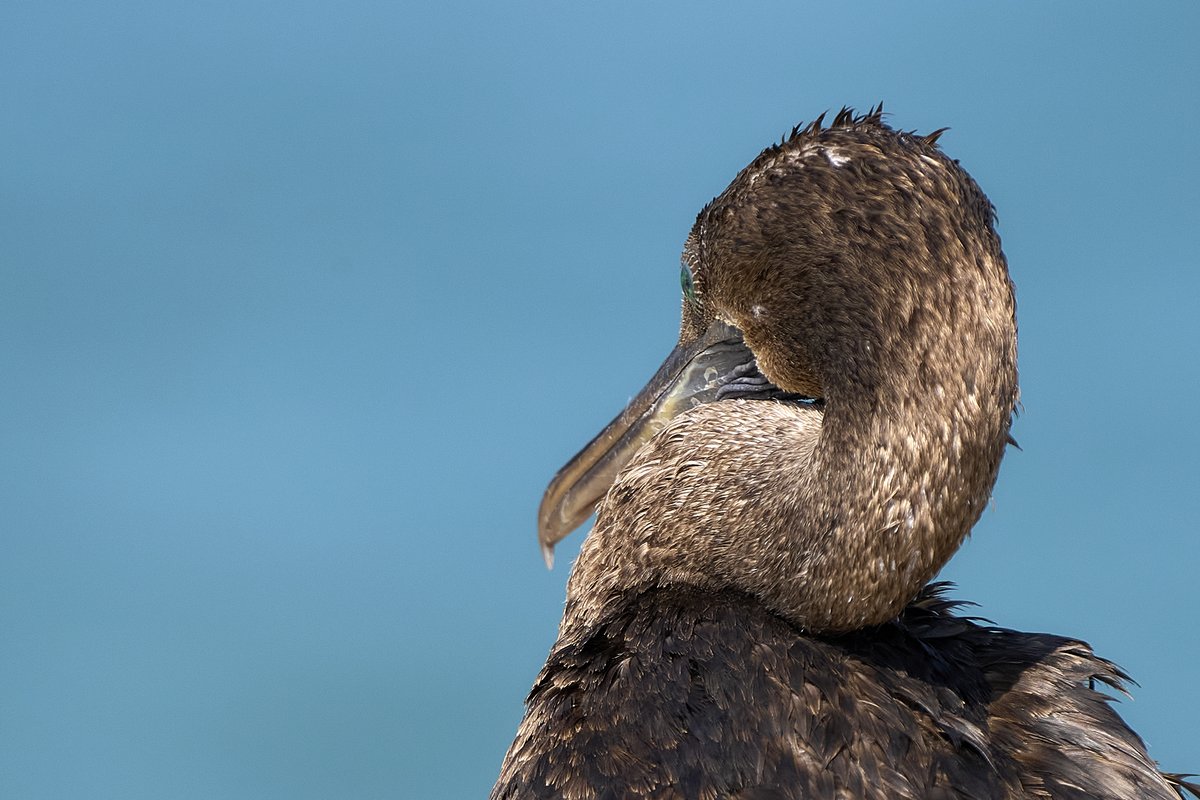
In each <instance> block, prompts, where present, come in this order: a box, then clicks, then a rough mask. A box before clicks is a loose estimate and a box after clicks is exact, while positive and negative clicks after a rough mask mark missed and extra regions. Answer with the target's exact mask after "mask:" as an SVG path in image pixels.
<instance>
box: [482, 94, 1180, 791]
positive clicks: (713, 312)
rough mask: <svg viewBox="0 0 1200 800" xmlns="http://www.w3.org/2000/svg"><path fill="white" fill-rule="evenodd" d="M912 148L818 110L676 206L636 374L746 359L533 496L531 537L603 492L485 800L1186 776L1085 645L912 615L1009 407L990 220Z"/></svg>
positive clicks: (612, 437) (974, 496) (1008, 787)
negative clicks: (679, 273)
mask: <svg viewBox="0 0 1200 800" xmlns="http://www.w3.org/2000/svg"><path fill="white" fill-rule="evenodd" d="M937 137H938V134H932V135H930V136H927V137H919V136H915V135H911V134H906V133H902V132H897V131H894V130H892V129H891V128H889V127H888V126H887V125H885V124H884V123H883V121H882V117H881V113H880V111H879V110H878V109H877V110H875V111H873V112H871V113H869V114H867V115H864V116H860V117H856V116H854V115H853V114H852V113H850V112H848V111H843V112H842V113H840V114H838V115H837V118H836V119H835V120H834V122H833V124H832V126H831V127H829V128H823V127H822V126H821V122H820V120H818V121H817V122H816V123H814V124H812V125H810V126H808V127H806V128H803V129H800V128H797V129H796V130H794V131H793V132H792V135H791V136H790V137H786V138H785V140H784V141H783V142H782V143H781V144H779V145H776V146H773V147H770V148H768V149H767V150H765V151H764V152H763V153H762V154H761V155H760V156H758V158H756V159H755V160H754V161H753V162H752V163H751V164H750V165H749V166H748V167H746V169H744V170H743V171H742V172H741V173H740V174H739V175H738V176H737V178H735V179H734V181H733V183H732V184H730V186H729V188H727V189H726V190H725V191H724V192H723V193H722V194H721V195H719V196H718V197H717V198H716V199H714V200H713V202H712V203H710V204H709V205H708V206H706V207H705V209H704V210H703V211H701V213H700V215H699V217H698V218H697V221H696V225H695V226H694V228H693V229H692V233H691V235H690V236H689V237H688V241H687V244H686V245H685V248H684V256H683V259H684V264H685V269H687V270H688V273H687V278H688V281H687V282H686V283H687V284H688V285H687V289H686V296H685V300H684V304H683V321H682V324H681V332H680V345H679V347H678V348H677V350H676V353H674V354H672V358H669V359H668V361H667V364H665V365H664V370H660V373H659V375H657V376H656V378H655V381H652V384H651V386H653V387H658V386H659V383H658V382H659V380H660V378H664V377H670V376H669V375H665V372H667V373H669V372H671V371H672V370H674V369H675V367H674V366H671V365H675V364H677V362H679V361H680V359H678V358H677V356H678V355H679V354H680V353H683V354H684V355H686V357H687V358H692V357H693V356H694V354H695V353H696V352H699V348H700V346H701V345H702V346H704V347H708V346H709V343H710V342H714V341H718V340H719V341H723V342H725V344H723V345H722V346H723V347H725V348H726V350H727V351H728V352H731V353H735V354H736V353H737V352H739V350H738V348H741V351H740V352H745V353H749V354H752V357H753V359H754V360H755V362H756V363H755V364H754V365H750V366H747V365H745V364H742V365H740V366H737V368H736V369H731V370H730V371H729V373H728V374H727V375H724V376H721V375H717V376H716V377H715V378H714V381H715V383H713V384H712V386H713V387H715V386H717V384H722V385H723V382H729V384H730V386H733V385H740V386H742V387H743V388H745V386H747V385H752V386H754V387H758V388H751V389H750V390H749V391H744V392H741V393H734V394H730V395H723V394H722V392H721V391H717V390H715V389H714V390H711V391H710V389H709V388H705V389H695V388H694V387H692V388H689V389H688V391H689V392H698V393H695V394H694V397H696V398H702V399H695V400H690V401H687V402H681V403H678V404H676V405H671V404H670V403H667V404H664V403H663V402H661V401H658V400H654V397H652V396H651V395H654V394H655V392H658V391H659V389H658V388H655V389H654V391H653V392H647V391H645V390H644V391H643V392H642V393H641V394H639V398H637V399H635V401H634V403H633V404H631V407H630V409H627V410H626V412H625V413H623V414H622V416H621V417H618V419H617V420H615V421H614V423H613V424H612V425H610V426H609V428H607V429H606V430H605V432H603V433H602V434H601V435H599V436H598V437H597V438H596V439H595V440H593V442H592V444H590V445H589V446H588V447H586V448H584V450H583V451H582V452H581V453H580V454H579V455H578V456H576V458H575V459H573V460H572V462H571V464H569V465H568V467H565V468H564V470H563V471H562V472H560V475H559V476H557V477H556V478H555V481H554V482H553V483H552V484H551V489H550V490H548V492H547V499H546V501H544V502H543V511H542V513H541V519H542V524H543V530H542V531H541V534H540V536H541V539H542V542H543V545H544V546H546V545H548V546H551V547H552V546H553V542H554V541H557V538H559V537H561V535H564V534H565V532H566V531H565V530H564V529H563V528H565V527H569V526H568V525H563V524H560V522H561V521H563V520H565V521H566V522H567V523H571V524H575V523H574V522H573V520H575V519H576V518H577V517H579V516H580V515H579V513H578V507H579V502H578V497H579V496H586V497H596V496H598V495H597V494H594V493H591V492H594V491H595V490H596V488H597V486H598V485H600V484H603V487H601V488H604V487H607V484H608V482H610V481H611V482H612V486H611V489H609V490H608V492H607V494H606V495H605V496H604V499H603V502H601V503H600V504H599V507H598V510H597V521H596V526H595V528H594V530H593V531H592V533H591V534H590V535H589V537H588V539H587V540H586V541H585V542H584V546H583V549H582V551H581V554H580V557H579V560H578V562H577V563H576V565H575V567H574V569H573V571H572V575H571V579H570V582H569V585H568V593H567V605H566V611H565V613H564V616H563V622H562V626H561V628H560V631H559V640H558V642H557V643H556V644H555V646H554V648H553V650H552V652H551V654H550V657H549V659H548V661H547V663H546V667H545V668H544V669H543V671H542V674H541V675H540V676H539V678H538V680H537V683H536V684H535V686H534V689H533V691H532V693H531V694H530V696H529V699H528V709H527V713H526V716H525V719H524V720H523V722H522V724H521V727H520V730H519V731H518V733H517V737H516V740H515V741H514V743H513V745H512V747H511V749H510V750H509V753H508V756H507V757H506V759H505V763H504V767H503V769H502V772H501V775H500V779H499V781H498V783H497V784H496V788H495V789H494V791H493V795H492V796H493V798H524V797H529V798H542V797H546V798H549V797H562V798H572V799H575V798H578V800H584V799H585V798H608V797H612V798H619V797H620V798H623V797H630V798H638V797H672V798H673V797H681V798H693V797H695V798H723V797H737V798H802V797H803V798H845V799H846V800H849V799H851V798H939V797H946V798H1018V797H1021V798H1024V797H1034V798H1039V797H1042V798H1114V800H1115V799H1116V798H1134V797H1144V798H1167V797H1176V796H1177V791H1180V790H1179V789H1178V787H1179V786H1184V785H1185V784H1182V783H1177V784H1176V785H1175V788H1173V785H1172V783H1171V779H1169V778H1168V777H1165V776H1163V775H1162V774H1160V773H1159V771H1158V770H1157V768H1156V767H1155V765H1154V764H1153V762H1152V761H1151V760H1150V759H1149V757H1148V756H1147V755H1146V751H1145V748H1144V746H1143V745H1142V743H1141V741H1140V740H1139V739H1138V738H1137V736H1136V735H1135V734H1133V733H1132V732H1131V731H1130V730H1129V729H1128V728H1127V727H1126V726H1125V725H1124V723H1123V722H1122V721H1121V720H1120V718H1119V717H1118V716H1117V715H1116V714H1115V713H1113V711H1112V710H1111V708H1110V707H1109V705H1108V702H1107V698H1105V697H1104V696H1103V695H1101V694H1099V693H1097V692H1096V691H1094V689H1093V688H1092V684H1093V683H1094V682H1095V681H1100V682H1102V683H1108V684H1110V685H1115V686H1119V685H1120V683H1121V680H1122V678H1123V677H1124V676H1122V675H1121V674H1120V672H1119V671H1117V670H1116V669H1115V668H1114V667H1113V666H1112V665H1111V664H1109V663H1107V662H1105V661H1103V660H1101V659H1098V658H1096V657H1095V656H1094V655H1092V653H1091V651H1090V650H1089V649H1088V648H1087V646H1086V645H1084V644H1082V643H1079V642H1074V641H1071V640H1068V639H1062V638H1059V637H1053V636H1045V635H1038V634H1023V633H1016V632H1013V631H1005V630H1001V629H996V628H989V627H983V626H980V625H978V624H976V623H974V622H972V621H970V620H968V619H963V618H959V617H955V616H954V615H953V614H951V613H950V611H949V608H948V605H949V604H947V603H946V602H944V601H943V600H941V599H940V596H939V595H938V594H937V593H936V592H931V591H930V590H929V589H926V590H925V591H924V594H922V595H921V596H920V597H918V593H920V592H921V591H922V587H923V586H924V585H925V584H926V583H927V582H928V581H929V580H930V579H931V578H932V577H933V576H934V575H935V574H936V573H937V571H938V570H939V569H941V567H942V566H943V565H944V563H945V562H946V560H947V559H948V558H949V557H950V556H951V555H952V554H953V552H954V551H955V550H956V549H957V548H958V546H959V545H960V544H961V542H962V540H963V538H964V537H965V536H966V535H967V533H968V532H969V531H970V528H971V526H972V525H973V524H974V523H975V521H976V520H977V519H978V517H979V514H980V513H981V512H982V510H983V507H984V506H985V505H986V503H987V500H988V497H989V495H990V492H991V488H992V485H993V483H994V482H995V478H996V473H997V470H998V468H999V464H1000V459H1001V457H1002V455H1003V452H1004V448H1005V446H1006V444H1007V442H1008V441H1009V425H1010V422H1011V415H1012V411H1013V408H1014V405H1015V403H1016V400H1017V374H1016V321H1015V302H1014V299H1013V292H1012V285H1011V283H1010V281H1009V278H1008V271H1007V265H1006V263H1005V260H1004V255H1003V253H1002V252H1001V249H1000V241H999V237H998V236H997V235H996V233H995V231H994V229H993V225H992V223H993V211H992V206H991V204H990V203H989V202H988V200H987V198H986V196H984V194H983V193H982V191H980V189H979V187H978V186H977V185H976V184H975V182H974V181H973V180H972V179H971V178H970V176H968V175H967V174H966V172H965V171H963V170H962V169H961V168H960V167H959V166H958V164H957V162H955V161H952V160H950V159H949V158H947V157H946V156H945V155H944V154H942V152H941V151H940V149H939V148H938V147H937V145H936V140H937ZM714 331H715V332H716V333H715V334H714ZM730 332H732V333H730ZM730 336H735V337H736V341H732V342H731V341H730V340H729V337H730ZM704 352H705V353H707V352H709V350H705V351H704ZM721 363H724V362H721ZM669 366H670V369H668V367H669ZM664 371H665V372H664ZM717 371H718V370H715V369H714V372H717ZM680 374H682V373H680ZM747 374H750V375H751V378H750V379H749V383H746V382H743V383H741V384H739V383H738V382H739V381H740V380H742V379H744V378H745V377H746V375H747ZM680 380H682V379H680ZM687 380H688V381H691V382H693V383H694V382H695V380H696V379H695V378H694V377H690V378H688V379H687ZM664 385H666V384H665V383H664ZM676 385H677V383H672V384H670V387H668V389H664V390H663V391H668V390H669V391H675V389H674V388H671V387H675V386H676ZM688 385H689V386H691V384H688ZM763 385H765V386H766V387H769V389H770V391H764V390H762V386H763ZM710 388H711V387H710ZM797 394H800V395H806V396H808V397H812V398H819V400H818V401H817V402H813V403H809V402H796V400H795V396H796V395H797ZM664 396H665V395H664ZM692 396H693V395H692V394H686V395H684V397H692ZM639 403H645V404H646V405H645V407H644V408H643V407H642V406H640V405H638V404H639ZM651 405H653V408H651ZM668 406H669V407H670V408H671V409H672V410H670V411H669V412H667V411H663V410H662V409H664V408H667V407H668ZM676 406H678V408H677V407H676ZM647 420H649V422H648V421H647ZM647 425H652V426H653V427H652V428H647V430H651V431H653V435H652V436H649V438H648V439H647V438H645V437H643V438H638V437H637V436H633V435H632V433H631V431H632V432H633V433H636V432H637V431H638V430H641V427H639V426H642V427H645V426H647ZM622 464H623V465H624V466H623V469H621V470H620V472H619V473H614V472H613V470H614V467H615V466H620V465H622ZM614 474H615V478H614V477H613V475H614ZM576 485H579V486H582V487H583V488H582V489H580V490H579V491H580V492H583V491H584V490H585V489H586V490H587V491H588V492H589V493H586V494H581V495H578V496H576V497H575V498H573V497H572V491H573V489H574V487H575V486H576ZM547 506H548V507H547ZM564 508H565V509H568V512H569V513H567V512H562V509H564ZM560 512H562V513H560ZM547 521H549V522H547ZM547 524H549V525H550V526H552V527H553V526H555V525H557V526H559V527H558V528H554V529H552V530H547V529H546V528H545V526H546V525H547ZM914 598H916V600H915V601H914ZM1198 796H1200V795H1198Z"/></svg>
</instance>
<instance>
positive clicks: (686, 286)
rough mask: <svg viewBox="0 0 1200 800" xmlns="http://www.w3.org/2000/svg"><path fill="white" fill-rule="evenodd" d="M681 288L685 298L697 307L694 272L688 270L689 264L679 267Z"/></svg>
mask: <svg viewBox="0 0 1200 800" xmlns="http://www.w3.org/2000/svg"><path fill="white" fill-rule="evenodd" d="M679 288H680V289H682V290H683V296H684V297H686V298H687V301H688V302H689V303H691V304H692V305H697V301H696V284H695V283H694V282H693V280H692V271H691V270H690V269H688V266H687V264H681V265H680V266H679Z"/></svg>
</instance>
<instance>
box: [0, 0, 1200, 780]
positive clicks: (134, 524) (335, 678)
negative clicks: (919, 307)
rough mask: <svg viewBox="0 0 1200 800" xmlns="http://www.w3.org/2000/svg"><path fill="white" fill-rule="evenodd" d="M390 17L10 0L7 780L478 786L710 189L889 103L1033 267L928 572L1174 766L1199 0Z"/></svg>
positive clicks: (5, 354)
mask: <svg viewBox="0 0 1200 800" xmlns="http://www.w3.org/2000/svg"><path fill="white" fill-rule="evenodd" d="M409 5H410V4H395V3H344V4H318V3H298V4H287V5H285V4H271V3H260V2H242V3H228V2H200V3H196V2H189V3H182V2H175V1H174V0H168V1H167V2H160V3H134V2H121V1H119V0H118V2H106V3H103V4H101V3H90V4H89V3H76V4H65V3H53V2H45V3H31V2H20V1H17V2H8V3H6V4H5V5H4V8H3V10H0V101H2V107H3V108H4V112H3V114H2V115H0V145H2V146H3V153H4V157H3V159H0V374H2V375H3V376H4V380H3V381H2V382H0V550H2V553H3V555H2V557H0V795H3V796H5V797H13V798H59V797H88V798H122V800H134V799H135V798H161V797H171V798H179V799H180V800H183V799H186V798H210V797H222V798H288V799H289V800H294V799H295V798H310V797H311V798H324V797H352V798H374V797H380V798H382V797H448V798H456V797H470V796H481V795H483V794H484V793H485V792H486V790H487V789H488V787H489V786H490V785H491V782H492V780H493V779H494V777H495V774H496V771H497V769H498V767H499V763H500V760H501V758H502V756H503V753H504V750H505V748H506V747H507V746H508V743H509V741H510V739H511V737H512V734H513V732H514V731H515V728H516V725H517V722H518V720H519V718H520V714H521V700H522V698H523V696H524V694H525V692H526V691H527V690H528V688H529V686H530V684H531V682H532V680H533V678H534V675H535V674H536V672H537V669H538V668H539V667H540V665H541V663H542V661H543V659H544V657H545V654H546V651H547V649H548V647H549V646H550V644H551V642H552V641H553V638H554V632H555V626H556V624H557V621H558V617H559V614H560V613H561V607H562V600H563V596H564V583H565V580H566V577H567V569H566V566H567V565H569V564H570V562H571V560H572V559H573V558H574V555H575V553H576V552H577V550H578V546H579V542H580V539H581V538H582V536H581V534H579V533H577V534H576V535H575V536H574V537H573V538H572V539H570V540H568V541H567V542H566V543H564V545H563V546H562V547H561V548H560V554H559V565H560V566H559V567H558V568H556V569H555V570H554V571H553V572H547V571H546V569H545V568H544V566H543V565H542V562H541V559H540V557H539V555H538V552H537V548H536V545H535V540H534V515H535V510H536V507H537V503H538V500H539V498H540V495H541V491H542V489H543V488H544V486H545V484H546V481H547V480H548V479H549V477H550V476H551V475H552V474H553V473H554V471H555V470H556V469H557V468H558V467H559V466H560V465H561V463H562V462H563V461H564V460H565V459H566V458H568V457H569V456H570V455H571V454H572V453H574V451H575V450H576V449H577V448H578V447H579V446H581V445H582V444H583V443H585V442H586V441H587V440H588V439H589V438H590V437H591V436H592V434H593V433H595V432H596V431H597V430H598V428H599V426H601V425H602V424H603V423H605V422H607V421H608V419H609V418H610V417H611V416H612V415H613V414H615V413H616V411H617V410H618V409H619V408H620V407H621V406H622V405H623V404H624V402H625V401H626V399H627V398H628V397H629V396H630V395H631V394H632V393H633V392H634V391H636V389H637V388H639V387H640V386H641V384H642V382H643V381H644V380H645V379H646V378H647V377H648V376H649V375H650V374H651V373H652V371H653V370H654V368H655V367H656V366H657V365H658V363H659V361H660V360H661V358H662V357H663V356H664V355H665V353H666V352H667V350H668V349H669V347H670V346H671V344H672V343H673V341H674V338H675V331H676V325H677V314H678V304H679V302H678V255H679V250H680V247H681V245H682V242H683V238H684V236H685V235H686V233H687V231H688V228H689V227H690V225H691V222H692V220H693V219H694V216H695V213H696V212H697V211H698V210H699V209H700V207H701V206H702V205H703V204H704V203H705V202H707V201H708V200H709V199H710V198H711V197H712V196H713V195H715V194H716V193H718V192H719V191H720V190H721V189H723V188H724V187H725V185H726V184H727V183H728V181H729V180H730V179H731V178H732V177H733V175H734V174H735V173H736V172H737V170H738V169H740V168H741V167H742V166H743V165H744V164H745V163H746V162H747V161H749V160H750V159H751V158H752V157H753V156H754V155H756V154H757V153H758V151H759V150H760V149H761V148H762V147H763V146H764V145H766V144H767V143H769V142H771V141H772V140H776V139H778V137H779V136H780V135H781V134H782V133H783V132H784V131H785V130H787V129H788V128H790V126H791V125H792V124H794V123H796V122H799V121H801V120H807V119H811V118H812V117H813V116H815V115H817V114H819V113H820V112H822V111H824V110H827V109H833V110H836V109H837V108H839V107H841V106H842V105H847V104H848V105H855V106H858V107H860V108H865V107H867V106H869V105H872V104H874V103H875V102H877V101H880V100H882V101H884V102H885V104H886V108H887V110H888V111H889V112H891V114H892V116H891V120H892V122H893V123H894V124H895V125H896V126H898V127H902V128H906V129H917V130H921V131H928V130H932V129H934V128H939V127H943V126H950V127H951V130H950V131H949V132H948V133H947V134H946V135H945V136H944V137H943V138H942V140H941V142H942V145H943V147H944V149H946V150H947V152H949V153H950V154H952V155H953V156H954V157H956V158H959V159H961V161H962V163H963V164H964V165H965V166H966V167H967V168H968V169H969V170H970V171H971V172H972V174H973V175H974V176H975V177H976V178H977V180H978V181H979V182H980V184H981V185H982V186H983V187H984V189H985V190H986V191H987V192H988V193H989V195H990V196H991V198H992V200H993V201H994V202H995V204H996V205H997V207H998V209H999V215H1000V232H1001V235H1002V236H1003V238H1004V243H1005V249H1006V252H1007V254H1008V257H1009V261H1010V264H1011V268H1012V273H1013V276H1014V279H1015V281H1016V284H1017V289H1018V301H1019V321H1020V328H1021V352H1020V366H1021V377H1022V387H1023V401H1024V413H1023V414H1022V416H1021V417H1020V419H1019V420H1018V422H1017V426H1016V428H1015V435H1016V437H1017V438H1018V439H1019V440H1020V442H1021V446H1022V448H1023V450H1022V451H1019V452H1017V451H1013V452H1010V453H1009V455H1008V457H1007V459H1006V461H1005V465H1004V467H1003V470H1002V473H1001V477H1000V481H999V483H998V485H997V489H996V492H995V499H994V503H993V506H992V508H991V509H990V510H989V511H988V512H987V513H986V514H985V515H984V519H983V520H982V521H981V523H980V524H979V525H978V526H977V528H976V530H975V534H974V536H973V538H972V539H971V540H970V542H969V543H968V544H967V545H966V546H965V547H964V548H963V549H962V551H961V552H960V553H959V554H958V555H957V556H956V558H955V560H954V561H953V562H951V564H950V566H949V567H948V568H947V569H946V570H945V572H944V573H943V577H946V578H949V579H952V580H955V581H957V582H958V584H959V590H958V594H959V596H961V597H964V598H969V599H972V600H974V601H976V602H978V603H979V604H980V609H979V613H980V614H982V615H984V616H987V617H989V618H991V619H993V620H995V621H996V622H997V623H999V624H1002V625H1005V626H1010V627H1017V628H1023V629H1027V630H1038V631H1051V632H1055V633H1062V634H1067V635H1071V636H1077V637H1080V638H1083V639H1086V640H1088V641H1090V642H1091V643H1092V644H1093V645H1094V646H1095V647H1096V649H1097V650H1098V651H1099V652H1100V653H1101V654H1103V655H1105V656H1107V657H1109V658H1111V659H1113V660H1115V661H1117V662H1118V663H1120V664H1121V665H1122V666H1123V667H1125V668H1126V669H1127V670H1128V671H1129V672H1130V673H1131V674H1132V675H1133V676H1134V677H1135V678H1136V679H1137V680H1138V681H1139V682H1140V683H1141V687H1140V688H1138V689H1137V690H1136V691H1135V698H1136V699H1135V701H1133V702H1129V701H1125V702H1123V703H1122V704H1121V706H1120V708H1121V711H1122V713H1123V714H1125V716H1126V718H1127V719H1128V720H1130V722H1131V723H1133V724H1134V725H1135V727H1136V728H1137V729H1138V730H1139V731H1140V732H1141V734H1142V735H1143V736H1144V737H1145V738H1146V739H1147V741H1148V742H1149V744H1150V750H1151V754H1152V755H1154V756H1155V757H1156V758H1158V759H1159V760H1160V761H1162V763H1163V765H1164V766H1165V767H1167V768H1169V769H1174V770H1179V771H1186V770H1193V771H1200V751H1198V750H1197V748H1196V746H1195V744H1194V742H1195V741H1196V739H1197V730H1196V720H1197V719H1200V685H1198V684H1197V682H1196V680H1195V674H1196V662H1197V658H1198V657H1200V637H1198V636H1197V635H1196V630H1197V625H1196V611H1197V600H1196V593H1195V588H1196V582H1195V570H1196V566H1197V564H1200V537H1197V536H1196V528H1197V524H1196V521H1195V513H1194V506H1195V503H1196V499H1197V495H1198V489H1200V485H1198V477H1197V476H1198V475H1200V455H1198V454H1200V429H1198V428H1197V426H1196V425H1195V424H1193V420H1194V418H1195V416H1196V414H1195V409H1194V404H1195V400H1196V398H1197V396H1200V391H1198V390H1200V365H1198V363H1197V361H1198V359H1197V341H1198V340H1200V314H1198V313H1197V311H1198V303H1197V297H1200V277H1198V274H1197V269H1196V266H1197V257H1196V252H1195V240H1196V231H1197V230H1200V189H1198V186H1200V157H1198V156H1197V153H1198V152H1200V150H1198V149H1197V148H1196V147H1195V144H1194V141H1193V140H1194V138H1195V136H1196V131H1197V130H1200V110H1198V108H1200V105H1198V104H1197V102H1196V100H1197V96H1196V81H1197V78H1198V77H1200V51H1198V50H1197V48H1196V46H1195V41H1194V39H1195V33H1196V31H1197V30H1200V11H1198V7H1197V6H1196V5H1195V4H1191V3H1182V2H1180V3H1162V4H1154V5H1151V6H1144V7H1140V8H1138V9H1137V10H1136V11H1135V10H1134V9H1133V7H1132V6H1129V5H1127V4H1120V3H1088V4H1083V3H1062V4H1033V3H1003V4H990V5H985V4H980V3H957V2H954V3H951V2H946V3H930V4H924V5H920V6H917V5H912V4H892V3H845V4H828V3H826V4H803V3H771V4H759V5H744V4H743V5H738V4H730V3H716V4H705V3H699V4H697V3H678V4H659V5H656V6H655V7H654V8H653V9H649V10H647V9H644V8H641V7H640V5H641V4H587V5H585V4H567V3H549V2H543V3H512V4H504V5H501V4H489V3H466V2H448V3H441V4H436V7H435V4H429V7H428V8H425V9H423V10H418V9H414V8H411V7H409ZM735 5H736V7H735Z"/></svg>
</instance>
